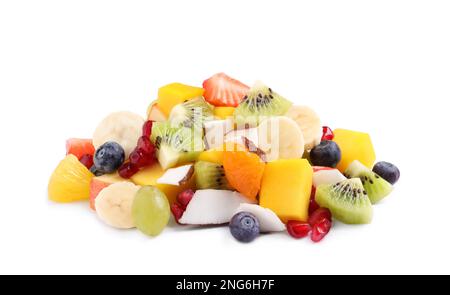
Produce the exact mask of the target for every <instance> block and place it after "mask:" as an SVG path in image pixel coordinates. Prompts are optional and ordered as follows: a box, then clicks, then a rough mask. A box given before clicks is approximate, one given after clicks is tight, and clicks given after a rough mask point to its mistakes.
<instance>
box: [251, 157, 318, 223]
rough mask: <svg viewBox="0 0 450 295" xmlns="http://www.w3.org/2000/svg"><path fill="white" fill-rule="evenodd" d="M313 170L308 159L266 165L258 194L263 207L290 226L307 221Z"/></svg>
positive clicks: (279, 161)
mask: <svg viewBox="0 0 450 295" xmlns="http://www.w3.org/2000/svg"><path fill="white" fill-rule="evenodd" d="M312 177H313V169H312V167H311V165H310V164H309V162H308V161H307V160H306V159H288V160H277V161H274V162H269V163H267V164H266V168H265V170H264V175H263V178H262V183H261V191H260V193H259V202H260V205H261V206H262V207H265V208H268V209H271V210H272V211H273V212H275V214H277V215H278V217H279V218H280V219H281V220H282V221H283V222H284V223H287V222H288V221H289V220H298V221H307V220H308V207H309V199H310V196H311V188H312Z"/></svg>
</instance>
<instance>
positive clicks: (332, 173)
mask: <svg viewBox="0 0 450 295" xmlns="http://www.w3.org/2000/svg"><path fill="white" fill-rule="evenodd" d="M346 179H347V178H346V177H345V176H344V175H343V174H342V173H341V172H340V171H339V170H337V169H323V170H319V171H317V172H314V174H313V185H314V186H315V187H318V186H319V185H321V184H336V183H338V182H341V181H344V180H346Z"/></svg>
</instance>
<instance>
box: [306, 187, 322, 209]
mask: <svg viewBox="0 0 450 295" xmlns="http://www.w3.org/2000/svg"><path fill="white" fill-rule="evenodd" d="M319 207H320V206H319V204H317V202H316V187H315V186H313V187H312V188H311V197H310V199H309V207H308V213H309V215H311V214H312V213H313V212H314V211H316V210H317V209H319Z"/></svg>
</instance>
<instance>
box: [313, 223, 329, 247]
mask: <svg viewBox="0 0 450 295" xmlns="http://www.w3.org/2000/svg"><path fill="white" fill-rule="evenodd" d="M331 225H332V223H331V221H330V220H328V219H326V218H323V219H322V220H320V221H319V222H317V223H316V224H315V225H314V226H313V228H312V233H311V240H312V241H313V242H315V243H317V242H320V241H321V240H322V239H323V238H324V237H325V236H326V235H327V234H328V232H329V231H330V229H331Z"/></svg>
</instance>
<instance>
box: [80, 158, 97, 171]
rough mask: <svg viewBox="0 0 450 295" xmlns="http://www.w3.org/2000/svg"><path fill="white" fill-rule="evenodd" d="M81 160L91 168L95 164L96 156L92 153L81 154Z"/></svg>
mask: <svg viewBox="0 0 450 295" xmlns="http://www.w3.org/2000/svg"><path fill="white" fill-rule="evenodd" d="M80 162H81V164H83V165H84V166H86V168H88V169H91V167H92V165H94V157H93V156H92V155H90V154H85V155H83V156H81V158H80Z"/></svg>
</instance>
